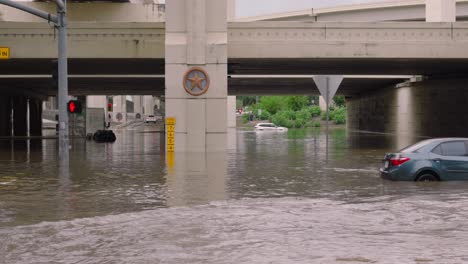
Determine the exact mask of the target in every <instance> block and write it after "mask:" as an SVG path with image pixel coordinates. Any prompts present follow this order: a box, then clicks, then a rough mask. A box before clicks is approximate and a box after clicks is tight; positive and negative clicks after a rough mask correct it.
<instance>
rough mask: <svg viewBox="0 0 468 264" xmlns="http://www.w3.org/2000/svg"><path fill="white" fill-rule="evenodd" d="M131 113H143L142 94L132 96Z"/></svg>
mask: <svg viewBox="0 0 468 264" xmlns="http://www.w3.org/2000/svg"><path fill="white" fill-rule="evenodd" d="M133 113H135V114H142V113H143V96H141V95H136V96H133Z"/></svg>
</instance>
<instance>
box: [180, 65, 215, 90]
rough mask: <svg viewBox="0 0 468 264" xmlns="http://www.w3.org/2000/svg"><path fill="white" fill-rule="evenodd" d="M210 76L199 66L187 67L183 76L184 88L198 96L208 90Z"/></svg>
mask: <svg viewBox="0 0 468 264" xmlns="http://www.w3.org/2000/svg"><path fill="white" fill-rule="evenodd" d="M209 87H210V77H209V76H208V73H206V71H205V70H203V69H202V68H199V67H193V68H191V69H189V70H188V71H187V72H186V73H185V76H184V88H185V91H187V93H189V94H191V95H194V96H199V95H202V94H204V93H206V92H207V91H208V88H209Z"/></svg>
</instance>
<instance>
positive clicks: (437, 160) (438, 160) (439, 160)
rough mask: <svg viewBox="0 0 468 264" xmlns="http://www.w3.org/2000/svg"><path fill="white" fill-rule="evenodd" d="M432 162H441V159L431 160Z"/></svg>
mask: <svg viewBox="0 0 468 264" xmlns="http://www.w3.org/2000/svg"><path fill="white" fill-rule="evenodd" d="M432 161H434V162H441V161H442V159H439V158H435V159H432Z"/></svg>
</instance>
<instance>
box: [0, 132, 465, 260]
mask: <svg viewBox="0 0 468 264" xmlns="http://www.w3.org/2000/svg"><path fill="white" fill-rule="evenodd" d="M116 132H117V133H116V134H117V138H118V139H117V142H115V143H114V144H97V143H93V142H86V141H84V140H74V141H73V142H72V150H71V153H70V157H71V160H70V164H69V168H68V169H67V168H63V167H62V166H60V164H59V163H58V162H57V160H58V159H57V152H56V145H55V144H56V141H55V140H31V141H14V142H12V141H0V238H1V239H0V256H2V257H1V258H0V263H466V262H468V250H467V249H466V247H465V246H464V245H466V244H467V243H468V235H467V234H468V232H467V231H468V224H467V222H468V221H467V220H468V209H467V208H466V204H467V203H468V194H467V192H466V190H467V189H468V183H465V182H441V183H415V182H390V181H385V180H382V179H380V177H379V175H378V167H379V166H380V163H381V159H382V157H383V154H384V153H385V152H388V151H393V150H395V149H398V148H401V147H403V146H405V145H407V144H410V143H412V142H414V141H416V140H417V139H401V138H395V137H393V136H390V135H378V134H366V133H355V132H346V131H345V130H344V129H339V128H338V129H333V130H331V133H330V135H329V142H328V148H327V141H326V136H325V134H324V132H323V131H321V130H317V129H307V130H290V131H288V132H287V133H269V132H260V133H258V132H253V131H244V130H237V131H230V134H229V148H228V151H227V152H226V153H211V154H210V153H208V154H206V155H196V154H184V155H180V154H178V155H177V156H176V159H175V163H174V166H173V167H170V168H168V167H166V165H165V155H164V150H163V148H162V147H161V146H163V145H164V142H163V141H162V134H159V133H156V132H154V131H153V129H152V126H147V125H146V126H141V127H135V128H132V129H131V130H119V131H116ZM327 149H328V151H327Z"/></svg>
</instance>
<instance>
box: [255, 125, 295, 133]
mask: <svg viewBox="0 0 468 264" xmlns="http://www.w3.org/2000/svg"><path fill="white" fill-rule="evenodd" d="M255 130H257V131H288V129H287V128H285V127H280V126H277V125H275V124H273V123H258V124H257V125H256V126H255Z"/></svg>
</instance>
